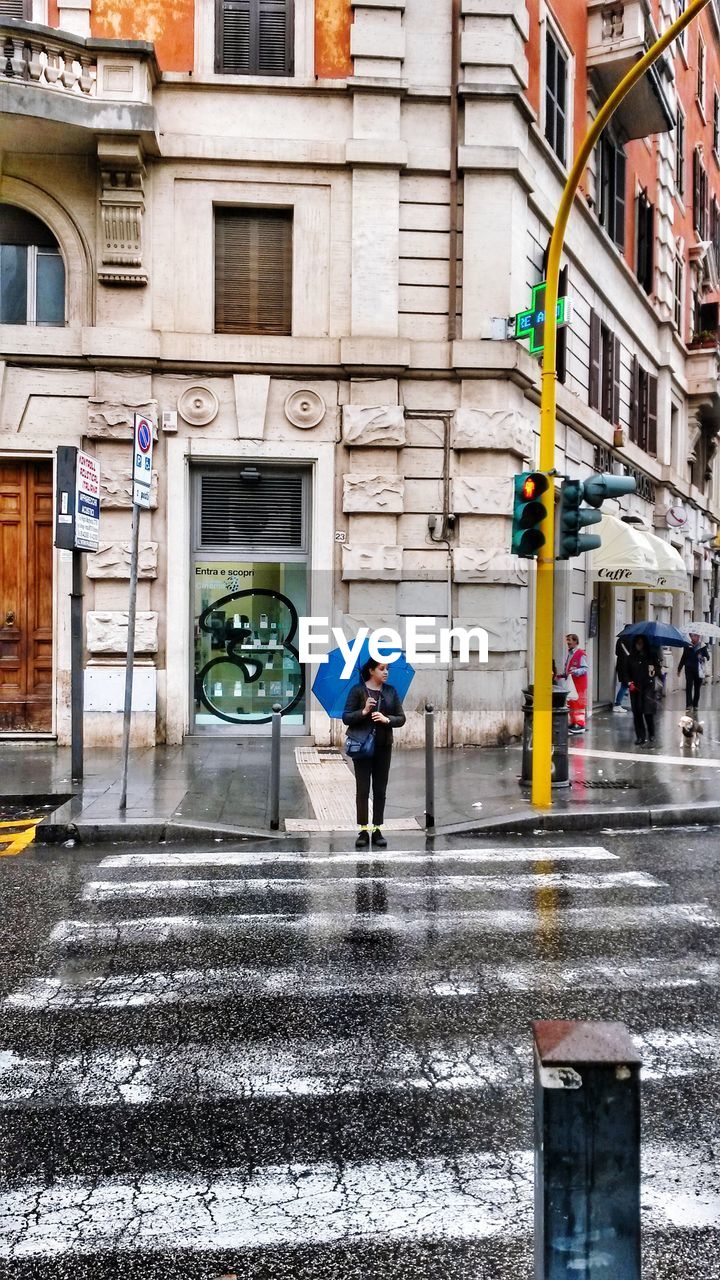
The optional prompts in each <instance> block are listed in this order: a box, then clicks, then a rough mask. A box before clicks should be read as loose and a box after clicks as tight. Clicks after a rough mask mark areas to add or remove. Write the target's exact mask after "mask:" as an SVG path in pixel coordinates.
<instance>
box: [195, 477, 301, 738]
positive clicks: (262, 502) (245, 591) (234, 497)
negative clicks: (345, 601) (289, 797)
mask: <svg viewBox="0 0 720 1280" xmlns="http://www.w3.org/2000/svg"><path fill="white" fill-rule="evenodd" d="M194 495H195V497H194V501H195V518H194V522H195V538H194V550H193V569H192V573H193V586H192V608H193V618H194V645H193V655H192V660H193V698H194V708H195V710H194V722H195V727H196V728H197V729H201V730H202V729H213V730H216V731H217V730H218V729H219V730H222V729H226V730H228V729H230V728H232V727H233V726H234V727H235V728H237V727H247V728H250V729H252V728H253V727H254V728H255V729H258V728H259V730H260V731H263V729H265V730H266V729H267V728H268V726H269V723H270V720H271V716H272V709H273V706H274V705H276V704H279V705H280V707H281V709H282V713H283V722H284V723H285V724H286V725H288V726H294V727H295V729H296V731H298V730H300V729H302V727H303V726H304V724H305V715H306V687H305V670H304V668H303V667H302V666H301V665H300V662H299V656H298V627H299V619H300V617H302V616H303V615H304V614H306V613H307V610H308V540H309V533H308V529H309V519H308V495H309V474H308V473H306V472H302V471H295V472H291V471H285V470H282V469H280V468H274V467H269V466H265V465H262V464H260V465H257V466H256V465H254V464H246V465H244V466H238V465H236V466H232V467H224V468H212V469H210V468H208V470H207V471H203V472H201V473H199V474H196V476H195V482H194Z"/></svg>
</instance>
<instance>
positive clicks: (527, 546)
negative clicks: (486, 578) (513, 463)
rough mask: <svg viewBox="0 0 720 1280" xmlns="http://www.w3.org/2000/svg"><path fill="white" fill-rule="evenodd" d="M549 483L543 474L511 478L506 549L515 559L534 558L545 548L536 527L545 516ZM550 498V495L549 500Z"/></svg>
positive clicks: (540, 533) (536, 473) (525, 472)
mask: <svg viewBox="0 0 720 1280" xmlns="http://www.w3.org/2000/svg"><path fill="white" fill-rule="evenodd" d="M549 488H550V480H549V478H548V477H547V476H546V475H545V473H544V472H543V471H521V472H520V475H519V476H515V500H514V502H513V523H512V542H511V543H510V549H511V551H512V554H513V555H515V556H524V558H525V559H526V560H531V559H534V558H535V557H536V556H537V553H538V551H539V550H540V549H541V547H543V546H544V545H545V534H544V533H542V532H541V530H540V525H541V524H542V522H543V520H544V519H545V518H546V516H547V514H548V508H547V502H548V499H547V498H545V496H544V495H545V494H546V493H547V491H548V489H549ZM552 498H553V495H552V493H551V495H550V499H549V500H550V501H552Z"/></svg>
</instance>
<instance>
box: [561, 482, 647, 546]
mask: <svg viewBox="0 0 720 1280" xmlns="http://www.w3.org/2000/svg"><path fill="white" fill-rule="evenodd" d="M636 487H637V485H636V482H635V480H633V479H632V478H631V477H630V476H607V475H598V476H592V477H591V478H590V479H589V480H585V481H583V480H564V481H563V483H562V486H561V488H560V513H559V516H558V543H557V545H558V550H557V556H556V559H558V560H570V559H571V558H572V557H573V556H582V555H584V554H585V552H586V551H596V550H597V548H598V547H600V546H601V545H602V539H601V538H599V537H598V535H597V534H596V533H583V532H582V530H583V529H585V528H586V527H587V526H588V525H590V524H599V523H600V521H601V520H602V512H601V511H599V510H598V508H599V507H601V506H602V504H603V502H604V501H605V499H606V498H619V497H620V495H621V494H623V493H634V492H635V489H636ZM583 502H587V503H588V507H583V505H582V504H583ZM588 508H589V509H588Z"/></svg>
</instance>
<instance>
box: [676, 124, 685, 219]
mask: <svg viewBox="0 0 720 1280" xmlns="http://www.w3.org/2000/svg"><path fill="white" fill-rule="evenodd" d="M675 190H676V192H677V194H678V195H679V196H680V197H681V198H682V197H683V196H684V195H685V116H684V115H683V113H682V111H681V110H680V108H679V107H678V115H677V125H676V127H675Z"/></svg>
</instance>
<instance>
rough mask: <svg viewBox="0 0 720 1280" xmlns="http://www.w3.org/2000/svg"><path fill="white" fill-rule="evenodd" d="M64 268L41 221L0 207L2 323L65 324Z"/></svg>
mask: <svg viewBox="0 0 720 1280" xmlns="http://www.w3.org/2000/svg"><path fill="white" fill-rule="evenodd" d="M64 323H65V266H64V263H63V260H62V257H61V256H60V248H59V245H58V242H57V240H56V239H55V237H54V235H53V234H52V232H51V231H50V229H49V227H46V226H45V224H44V223H43V222H41V221H40V219H39V218H36V217H35V216H34V215H33V214H32V213H27V212H26V211H25V210H24V209H18V208H16V207H15V206H14V205H7V204H6V205H0V324H31V325H63V324H64Z"/></svg>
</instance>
